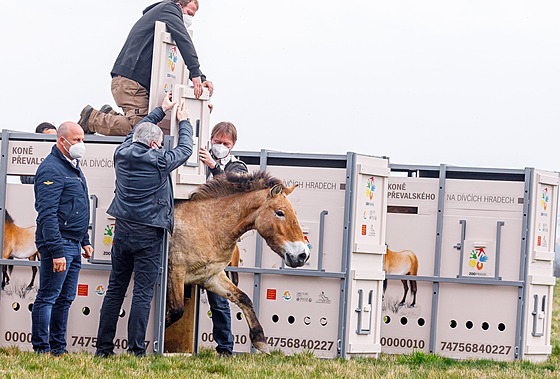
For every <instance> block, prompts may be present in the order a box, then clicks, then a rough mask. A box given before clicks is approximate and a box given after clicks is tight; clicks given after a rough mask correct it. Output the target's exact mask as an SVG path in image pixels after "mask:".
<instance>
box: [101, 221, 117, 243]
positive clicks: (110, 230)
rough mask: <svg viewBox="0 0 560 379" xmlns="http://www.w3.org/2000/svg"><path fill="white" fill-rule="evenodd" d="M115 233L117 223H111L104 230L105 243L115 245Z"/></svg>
mask: <svg viewBox="0 0 560 379" xmlns="http://www.w3.org/2000/svg"><path fill="white" fill-rule="evenodd" d="M114 235H115V224H109V225H107V226H106V227H105V231H104V232H103V245H105V246H109V247H111V246H113V236H114Z"/></svg>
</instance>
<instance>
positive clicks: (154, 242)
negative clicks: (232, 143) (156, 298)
mask: <svg viewBox="0 0 560 379" xmlns="http://www.w3.org/2000/svg"><path fill="white" fill-rule="evenodd" d="M173 106H174V103H172V102H171V100H170V96H166V97H165V99H164V101H163V104H162V106H161V107H158V108H156V109H154V110H153V111H152V112H151V113H150V114H149V115H148V116H146V117H145V118H144V119H143V120H142V121H141V122H140V123H139V124H138V125H136V126H135V127H134V129H133V130H132V131H131V132H130V133H129V134H128V135H127V137H126V138H125V140H124V142H123V143H122V144H121V145H120V146H119V147H118V148H117V150H116V151H115V156H114V158H113V160H114V165H115V173H116V189H115V197H114V199H113V201H112V203H111V205H110V206H109V209H107V213H109V214H110V215H112V216H114V217H115V218H116V222H115V237H114V240H113V249H112V251H111V263H112V268H111V275H110V277H109V286H108V288H107V293H106V294H105V299H103V306H102V307H101V315H100V319H99V329H98V331H97V350H96V353H95V354H96V355H97V356H101V357H107V356H109V355H113V354H114V347H115V346H114V342H113V339H114V338H115V332H116V328H117V321H118V318H119V311H120V309H121V306H122V303H123V300H124V296H125V293H126V290H127V288H128V285H129V282H130V278H131V275H132V273H133V272H134V288H133V291H132V304H131V307H130V312H129V317H128V351H129V352H130V353H133V354H135V355H138V356H142V355H145V354H146V346H145V343H144V340H145V337H146V328H147V326H148V317H149V315H150V305H151V301H152V297H153V294H154V285H155V283H156V280H157V275H158V272H159V269H160V268H161V257H162V254H163V248H164V246H163V240H164V233H165V232H166V231H168V232H170V233H172V232H173V211H174V209H173V205H174V203H173V187H172V182H171V175H170V174H171V172H172V171H173V170H175V169H176V168H177V167H179V166H181V165H182V164H184V163H185V162H186V161H187V159H189V157H190V156H191V154H192V149H193V138H192V126H191V124H190V122H189V120H188V119H187V117H188V113H187V109H186V106H185V104H184V103H183V104H181V106H179V107H178V109H177V120H178V121H179V137H178V142H177V146H176V147H175V148H173V149H171V150H165V149H162V142H163V132H162V130H161V129H160V128H159V127H158V126H157V125H155V124H157V123H158V122H160V121H161V120H163V118H164V117H165V112H166V111H168V110H170V109H171V108H173Z"/></svg>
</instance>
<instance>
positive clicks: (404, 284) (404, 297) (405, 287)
mask: <svg viewBox="0 0 560 379" xmlns="http://www.w3.org/2000/svg"><path fill="white" fill-rule="evenodd" d="M401 282H402V284H403V287H404V295H403V298H402V300H401V302H400V303H399V306H400V307H402V306H403V305H404V303H405V302H406V294H407V293H408V284H407V283H406V280H401Z"/></svg>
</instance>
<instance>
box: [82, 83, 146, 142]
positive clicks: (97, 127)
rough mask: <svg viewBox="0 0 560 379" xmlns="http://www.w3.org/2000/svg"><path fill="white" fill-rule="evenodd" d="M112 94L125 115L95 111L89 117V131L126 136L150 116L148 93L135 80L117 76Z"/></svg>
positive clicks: (112, 86)
mask: <svg viewBox="0 0 560 379" xmlns="http://www.w3.org/2000/svg"><path fill="white" fill-rule="evenodd" d="M111 92H112V93H113V98H114V99H115V103H116V104H117V105H118V106H119V107H121V108H122V110H123V112H124V115H122V114H119V113H116V112H111V113H101V112H99V111H98V110H95V109H94V110H93V111H92V112H91V116H90V117H89V121H88V129H89V130H91V131H92V132H97V133H99V134H103V135H106V136H126V135H127V134H128V132H130V131H131V130H132V128H133V127H134V125H136V124H137V123H139V122H140V121H141V120H142V119H143V118H144V117H145V116H146V115H147V114H148V104H149V100H150V97H149V94H148V91H147V90H146V88H144V87H142V86H141V85H140V84H139V83H138V82H135V81H134V80H130V79H128V78H124V77H122V76H117V77H115V78H113V80H112V81H111Z"/></svg>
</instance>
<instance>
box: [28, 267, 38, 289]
mask: <svg viewBox="0 0 560 379" xmlns="http://www.w3.org/2000/svg"><path fill="white" fill-rule="evenodd" d="M31 271H32V274H31V282H29V285H28V286H27V289H28V290H30V289H32V288H33V285H34V284H35V276H36V275H37V266H31Z"/></svg>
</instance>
